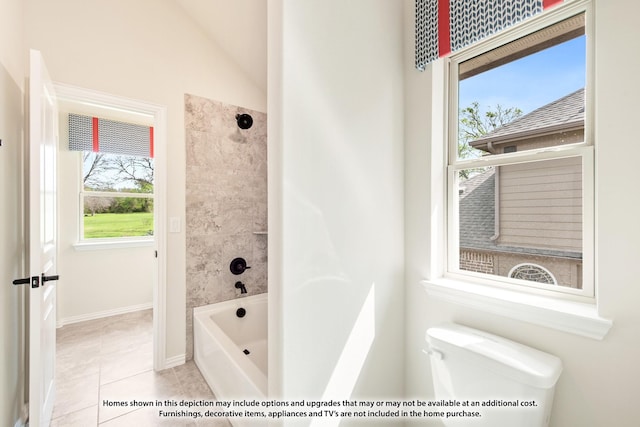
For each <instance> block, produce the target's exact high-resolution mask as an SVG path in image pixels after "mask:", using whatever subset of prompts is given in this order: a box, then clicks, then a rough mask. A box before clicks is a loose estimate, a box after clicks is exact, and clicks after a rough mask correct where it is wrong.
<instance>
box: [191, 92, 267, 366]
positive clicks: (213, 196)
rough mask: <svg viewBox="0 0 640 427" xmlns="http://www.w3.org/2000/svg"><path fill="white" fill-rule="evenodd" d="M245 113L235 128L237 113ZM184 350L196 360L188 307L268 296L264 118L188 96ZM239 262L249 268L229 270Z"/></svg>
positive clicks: (257, 113) (265, 119) (236, 108)
mask: <svg viewBox="0 0 640 427" xmlns="http://www.w3.org/2000/svg"><path fill="white" fill-rule="evenodd" d="M244 113H246V114H250V115H251V116H252V117H253V126H252V127H251V128H249V129H246V130H243V129H240V128H239V127H238V125H237V123H236V114H244ZM185 128H186V150H187V153H186V230H185V231H186V252H187V255H186V256H187V259H186V274H187V277H186V286H187V310H186V313H187V322H186V324H187V348H186V357H187V360H190V359H191V358H192V357H193V308H194V307H199V306H203V305H208V304H213V303H216V302H220V301H226V300H229V299H233V298H236V297H237V295H238V294H237V292H238V290H237V289H235V287H234V285H235V283H236V282H237V281H238V280H240V281H242V282H243V283H244V284H245V285H246V288H247V295H253V294H259V293H264V292H267V235H266V234H264V233H263V234H258V233H261V232H265V231H266V230H267V115H266V114H265V113H261V112H258V111H253V110H249V109H246V108H241V107H237V106H234V105H229V104H223V103H220V102H217V101H213V100H210V99H206V98H201V97H198V96H194V95H189V94H186V95H185ZM236 257H242V258H244V259H246V260H247V265H249V266H250V267H251V268H250V269H248V270H246V271H245V272H244V273H243V274H241V275H238V276H236V275H233V274H232V273H231V271H230V269H229V264H230V263H231V260H233V259H234V258H236Z"/></svg>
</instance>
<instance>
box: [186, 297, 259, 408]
mask: <svg viewBox="0 0 640 427" xmlns="http://www.w3.org/2000/svg"><path fill="white" fill-rule="evenodd" d="M240 308H243V309H244V310H245V311H246V314H245V315H244V317H238V316H237V314H236V312H237V310H238V309H240ZM193 334H194V359H195V362H196V365H197V366H198V368H199V369H200V372H202V375H203V376H204V378H205V380H206V381H207V383H208V384H209V387H211V390H212V391H213V393H214V394H215V395H216V397H217V398H218V399H220V400H231V399H242V398H244V399H265V398H266V396H267V294H266V293H265V294H259V295H253V296H249V297H243V298H236V299H234V300H230V301H224V302H221V303H217V304H211V305H207V306H203V307H196V308H194V309H193Z"/></svg>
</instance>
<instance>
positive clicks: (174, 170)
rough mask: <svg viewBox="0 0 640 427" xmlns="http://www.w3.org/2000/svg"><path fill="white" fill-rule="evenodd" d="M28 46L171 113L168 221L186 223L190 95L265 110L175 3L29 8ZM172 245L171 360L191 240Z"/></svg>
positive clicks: (34, 0) (56, 68) (70, 1)
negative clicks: (186, 98) (187, 100)
mask: <svg viewBox="0 0 640 427" xmlns="http://www.w3.org/2000/svg"><path fill="white" fill-rule="evenodd" d="M25 23H26V29H25V44H26V47H27V48H35V49H39V50H40V51H41V52H42V54H43V56H44V59H45V61H46V62H47V66H48V69H49V73H50V74H51V77H52V79H53V80H54V81H57V82H60V83H67V84H71V85H75V86H80V87H84V88H89V89H93V90H98V91H101V92H106V93H109V94H113V95H117V96H123V97H129V98H133V99H138V100H142V101H147V102H151V103H156V104H161V105H165V106H167V109H168V116H167V122H168V126H167V127H168V134H167V141H168V149H167V157H168V176H167V181H168V188H167V218H170V217H178V218H180V219H181V220H182V223H183V224H184V199H185V170H184V168H185V147H184V136H185V130H184V94H185V93H192V94H196V95H199V96H203V97H208V98H211V99H216V100H219V101H222V102H227V103H231V104H235V105H242V106H246V107H248V108H252V109H255V110H259V111H264V110H265V109H266V96H265V94H264V93H263V92H262V91H261V90H260V89H258V88H256V87H255V85H254V84H253V83H252V82H251V81H250V80H249V79H248V78H246V77H245V74H244V73H243V72H242V70H240V69H239V68H238V67H237V66H236V65H235V64H234V63H233V62H232V61H230V60H229V59H228V57H227V56H225V54H224V53H223V52H222V51H221V50H220V49H219V48H218V47H217V46H216V45H215V44H213V43H212V42H211V41H210V39H208V38H207V37H206V36H205V34H204V33H203V32H202V31H200V30H199V29H198V27H197V26H196V25H194V23H193V22H192V21H190V20H189V19H188V18H187V16H186V15H185V13H184V11H183V10H182V9H181V8H180V7H179V6H178V5H177V4H176V3H175V2H173V1H171V0H140V1H135V2H130V1H126V0H114V1H108V2H102V1H84V0H61V1H56V2H50V1H46V0H28V1H26V2H25ZM182 230H183V232H181V233H175V234H169V235H168V239H167V259H166V260H160V262H163V261H164V262H166V264H167V330H168V331H167V333H168V336H167V349H166V354H167V357H168V358H171V357H178V356H180V355H182V354H184V349H185V320H184V319H185V239H184V227H183V228H182Z"/></svg>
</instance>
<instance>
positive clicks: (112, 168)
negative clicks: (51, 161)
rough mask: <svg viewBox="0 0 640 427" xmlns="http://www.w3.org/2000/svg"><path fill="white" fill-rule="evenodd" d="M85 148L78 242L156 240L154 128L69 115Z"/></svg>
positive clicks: (73, 143) (76, 141)
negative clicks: (154, 235)
mask: <svg viewBox="0 0 640 427" xmlns="http://www.w3.org/2000/svg"><path fill="white" fill-rule="evenodd" d="M68 124H69V150H71V151H79V152H81V153H82V154H81V156H82V157H81V159H82V175H81V180H82V181H81V182H80V224H79V230H80V233H79V234H80V240H81V241H87V240H93V241H95V240H97V239H109V240H111V239H132V238H135V239H136V240H139V239H140V238H148V239H152V238H153V232H154V230H153V224H154V214H153V175H154V163H153V127H151V126H147V125H143V124H136V123H128V122H123V121H115V120H110V119H106V118H101V117H91V116H85V115H79V114H73V113H70V114H69V121H68Z"/></svg>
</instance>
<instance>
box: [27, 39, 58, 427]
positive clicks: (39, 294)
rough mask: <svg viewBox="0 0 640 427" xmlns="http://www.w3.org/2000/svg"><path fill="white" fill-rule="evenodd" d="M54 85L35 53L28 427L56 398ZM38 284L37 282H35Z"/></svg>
mask: <svg viewBox="0 0 640 427" xmlns="http://www.w3.org/2000/svg"><path fill="white" fill-rule="evenodd" d="M57 115H58V114H57V107H56V101H55V93H54V90H53V84H52V82H51V79H50V78H49V74H48V73H47V70H46V68H45V64H44V61H43V59H42V55H41V54H40V52H38V51H35V50H32V51H31V55H30V76H29V184H28V185H29V187H28V188H29V197H28V203H29V208H28V212H29V239H28V242H29V275H30V276H31V283H30V284H29V425H30V426H31V427H41V426H49V422H50V421H51V414H52V412H53V403H54V400H55V381H54V380H55V369H54V368H55V350H56V280H57V270H56V253H57V244H56V232H57V230H56V226H57V222H56V209H57V207H56V156H57V151H58V125H57V123H58V118H57ZM36 282H38V283H36Z"/></svg>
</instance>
